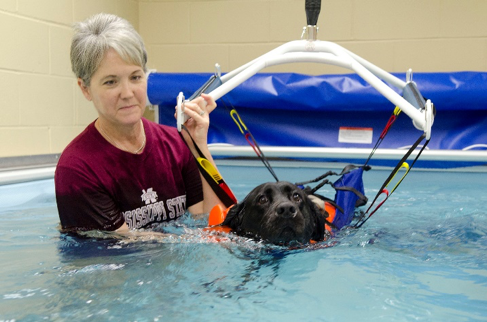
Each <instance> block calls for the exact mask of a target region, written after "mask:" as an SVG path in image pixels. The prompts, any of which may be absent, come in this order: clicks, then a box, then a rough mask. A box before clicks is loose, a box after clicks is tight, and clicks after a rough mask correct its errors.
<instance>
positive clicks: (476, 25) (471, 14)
mask: <svg viewBox="0 0 487 322" xmlns="http://www.w3.org/2000/svg"><path fill="white" fill-rule="evenodd" d="M486 17H487V1H485V0H463V1H458V0H442V1H441V11H440V36H441V37H445V38H449V37H479V36H483V37H485V36H487V18H486Z"/></svg>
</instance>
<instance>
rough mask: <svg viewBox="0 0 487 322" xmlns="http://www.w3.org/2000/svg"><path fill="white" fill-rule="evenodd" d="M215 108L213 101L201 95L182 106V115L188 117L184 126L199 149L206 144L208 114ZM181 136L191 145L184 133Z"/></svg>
mask: <svg viewBox="0 0 487 322" xmlns="http://www.w3.org/2000/svg"><path fill="white" fill-rule="evenodd" d="M215 107H216V103H215V100H214V99H213V98H212V97H211V96H209V95H207V94H201V96H200V97H197V98H195V99H194V100H192V101H190V102H186V103H185V104H184V113H186V115H188V116H189V117H190V119H188V120H187V121H186V123H185V124H184V125H185V126H186V128H187V129H188V132H189V133H190V134H191V137H192V138H193V140H194V141H195V142H196V144H197V145H198V146H199V147H201V146H205V145H207V143H208V141H207V139H208V128H209V126H210V118H209V115H208V114H209V113H210V112H211V111H213V110H214V109H215ZM183 135H184V136H185V140H186V142H188V144H190V145H191V143H190V142H191V140H189V141H188V138H187V137H186V134H185V133H183Z"/></svg>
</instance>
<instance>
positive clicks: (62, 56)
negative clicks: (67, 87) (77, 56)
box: [49, 26, 74, 77]
mask: <svg viewBox="0 0 487 322" xmlns="http://www.w3.org/2000/svg"><path fill="white" fill-rule="evenodd" d="M49 31H50V35H51V37H50V46H49V47H50V66H51V70H50V72H51V74H53V75H61V76H68V77H74V74H73V72H72V71H71V61H70V58H69V54H70V47H71V39H72V37H73V32H72V30H71V29H68V28H63V27H56V26H51V27H50V28H49Z"/></svg>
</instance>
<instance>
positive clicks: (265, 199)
mask: <svg viewBox="0 0 487 322" xmlns="http://www.w3.org/2000/svg"><path fill="white" fill-rule="evenodd" d="M268 201H269V199H268V198H267V197H266V196H260V197H259V204H261V205H263V204H265V203H266V202H268Z"/></svg>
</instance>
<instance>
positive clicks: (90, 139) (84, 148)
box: [58, 122, 99, 164]
mask: <svg viewBox="0 0 487 322" xmlns="http://www.w3.org/2000/svg"><path fill="white" fill-rule="evenodd" d="M95 131H96V129H95V126H94V122H93V123H91V124H89V125H88V126H87V127H86V128H85V129H84V130H83V131H82V132H81V133H80V134H78V135H77V136H76V137H75V138H74V139H73V140H72V141H71V142H70V143H69V144H68V145H67V146H66V148H65V149H64V151H63V152H62V154H61V156H60V158H59V162H58V164H59V163H61V164H63V163H65V162H73V161H75V160H82V159H84V158H87V156H93V152H94V151H96V150H98V148H99V147H97V140H96V137H95Z"/></svg>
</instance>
